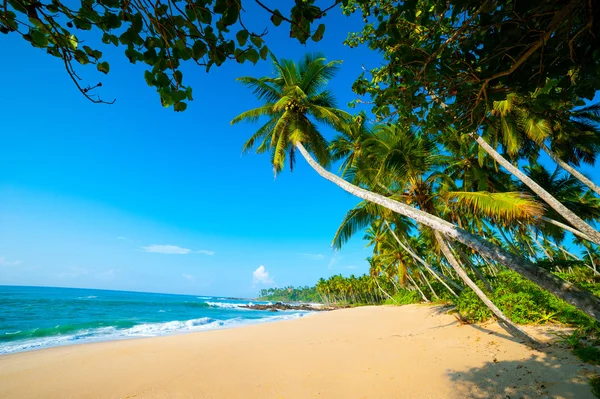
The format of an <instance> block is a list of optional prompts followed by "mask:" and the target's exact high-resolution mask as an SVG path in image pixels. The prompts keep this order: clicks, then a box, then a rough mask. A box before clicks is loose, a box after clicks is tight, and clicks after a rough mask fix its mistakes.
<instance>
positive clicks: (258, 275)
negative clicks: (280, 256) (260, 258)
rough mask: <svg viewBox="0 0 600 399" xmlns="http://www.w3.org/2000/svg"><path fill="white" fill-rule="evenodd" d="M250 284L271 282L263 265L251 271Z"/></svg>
mask: <svg viewBox="0 0 600 399" xmlns="http://www.w3.org/2000/svg"><path fill="white" fill-rule="evenodd" d="M252 284H273V278H271V276H269V272H268V271H267V269H265V267H264V266H263V265H260V266H259V267H258V268H257V269H256V270H255V271H253V272H252Z"/></svg>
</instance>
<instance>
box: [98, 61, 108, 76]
mask: <svg viewBox="0 0 600 399" xmlns="http://www.w3.org/2000/svg"><path fill="white" fill-rule="evenodd" d="M96 68H97V69H98V70H99V71H100V72H102V73H104V74H106V73H108V72H109V71H110V65H108V62H106V61H105V62H100V63H99V64H98V65H96Z"/></svg>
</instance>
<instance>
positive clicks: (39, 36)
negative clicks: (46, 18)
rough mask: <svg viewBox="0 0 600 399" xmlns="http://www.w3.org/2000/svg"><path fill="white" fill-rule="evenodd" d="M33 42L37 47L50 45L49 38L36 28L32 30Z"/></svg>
mask: <svg viewBox="0 0 600 399" xmlns="http://www.w3.org/2000/svg"><path fill="white" fill-rule="evenodd" d="M30 36H31V43H32V44H33V45H34V46H37V47H46V46H47V45H48V38H47V37H46V35H44V34H43V33H42V32H40V31H39V30H36V29H32V30H31V32H30Z"/></svg>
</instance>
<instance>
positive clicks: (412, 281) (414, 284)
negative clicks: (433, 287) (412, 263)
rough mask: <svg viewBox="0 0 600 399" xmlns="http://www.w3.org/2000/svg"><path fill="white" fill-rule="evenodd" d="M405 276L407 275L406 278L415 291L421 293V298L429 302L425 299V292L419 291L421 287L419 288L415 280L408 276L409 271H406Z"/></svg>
mask: <svg viewBox="0 0 600 399" xmlns="http://www.w3.org/2000/svg"><path fill="white" fill-rule="evenodd" d="M406 277H408V280H409V281H410V282H411V283H412V285H413V286H414V287H415V288H416V289H417V291H419V294H421V298H423V300H424V301H425V302H430V301H429V299H427V297H426V296H425V294H424V293H423V291H421V289H420V288H419V285H418V284H417V283H416V282H415V280H413V278H412V277H411V276H410V273H408V272H406Z"/></svg>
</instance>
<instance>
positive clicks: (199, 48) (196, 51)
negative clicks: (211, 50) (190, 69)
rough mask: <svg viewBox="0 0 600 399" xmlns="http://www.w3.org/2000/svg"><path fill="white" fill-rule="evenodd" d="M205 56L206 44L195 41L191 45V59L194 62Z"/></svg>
mask: <svg viewBox="0 0 600 399" xmlns="http://www.w3.org/2000/svg"><path fill="white" fill-rule="evenodd" d="M205 55H206V44H204V42H203V41H200V40H196V41H195V42H194V44H193V45H192V58H194V59H195V60H196V61H197V60H199V59H200V58H202V57H204V56H205Z"/></svg>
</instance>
